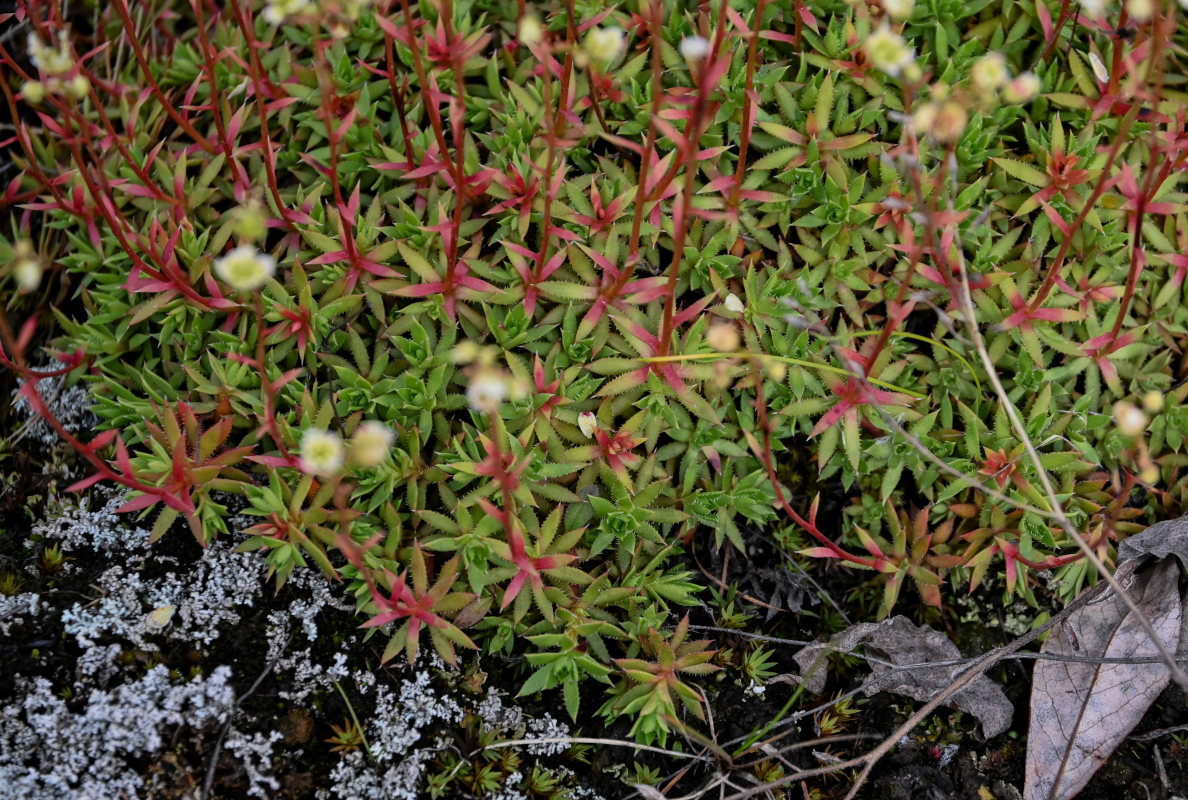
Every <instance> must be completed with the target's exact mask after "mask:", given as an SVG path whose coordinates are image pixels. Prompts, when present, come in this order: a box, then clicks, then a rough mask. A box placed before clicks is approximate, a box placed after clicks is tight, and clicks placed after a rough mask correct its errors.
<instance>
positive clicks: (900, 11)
mask: <svg viewBox="0 0 1188 800" xmlns="http://www.w3.org/2000/svg"><path fill="white" fill-rule="evenodd" d="M883 10H884V11H886V12H887V16H889V17H890V18H891V19H893V20H896V21H898V22H902V21H904V20H905V19H907V18H909V17H910V16H911V15H912V12H913V11H915V10H916V2H915V0H883Z"/></svg>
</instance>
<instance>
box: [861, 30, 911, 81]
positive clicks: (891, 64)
mask: <svg viewBox="0 0 1188 800" xmlns="http://www.w3.org/2000/svg"><path fill="white" fill-rule="evenodd" d="M865 49H866V57H867V58H868V59H870V63H871V64H872V65H873V66H874V67H875V68H876V69H879V70H882V71H883V72H886V73H887V74H888V75H890V76H892V77H894V76H896V75H898V74H899V73H900V72H902V71H903V70H904V68H905V67H907V66H908V65H909V64H911V63H912V59H913V58H914V57H915V56H914V55H913V53H912V49H911V48H910V47H908V46H907V41H906V40H904V38H903V37H902V36H900V35H899V34H898V33H895V32H894V31H893V30H891V28H890V26H888V25H886V24H884V25H883V26H882V27H881V28H879V29H878V30H877V31H875V32H874V33H872V34H871V35H870V36H869V37H868V38H867V40H866V45H865Z"/></svg>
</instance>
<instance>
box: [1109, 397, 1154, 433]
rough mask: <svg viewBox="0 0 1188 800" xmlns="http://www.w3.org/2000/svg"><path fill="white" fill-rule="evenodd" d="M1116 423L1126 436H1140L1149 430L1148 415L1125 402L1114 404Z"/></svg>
mask: <svg viewBox="0 0 1188 800" xmlns="http://www.w3.org/2000/svg"><path fill="white" fill-rule="evenodd" d="M1114 422H1115V423H1117V425H1118V430H1119V431H1120V432H1121V433H1122V434H1123V435H1124V436H1131V437H1133V436H1140V435H1142V432H1143V431H1144V430H1146V428H1147V415H1146V414H1144V413H1143V412H1142V411H1140V410H1139V409H1138V408H1137V407H1136V406H1134V405H1132V404H1130V403H1127V402H1125V401H1118V402H1117V403H1114Z"/></svg>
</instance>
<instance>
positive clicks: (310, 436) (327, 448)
mask: <svg viewBox="0 0 1188 800" xmlns="http://www.w3.org/2000/svg"><path fill="white" fill-rule="evenodd" d="M345 460H346V448H345V447H344V446H343V443H342V437H341V436H339V435H338V434H337V433H332V432H331V431H324V430H321V429H320V428H309V429H307V430H306V431H305V433H303V434H302V435H301V469H302V471H303V472H306V473H309V474H311V475H333V474H335V473H337V472H338V471H339V470H341V469H342V465H343V462H344V461H345Z"/></svg>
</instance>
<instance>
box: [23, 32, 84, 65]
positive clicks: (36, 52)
mask: <svg viewBox="0 0 1188 800" xmlns="http://www.w3.org/2000/svg"><path fill="white" fill-rule="evenodd" d="M29 60H30V61H32V62H33V66H35V67H37V69H39V70H41V71H42V72H44V73H45V74H46V75H61V74H62V73H64V72H69V71H70V70H71V69H72V68H73V67H74V57H73V56H71V55H70V37H69V36H68V35H67V34H66V32H65V31H61V32H59V33H58V47H57V49H55V48H53V47H50V46H49V45H47V44H46V43H45V42H43V41H41V38H40V37H39V36H38V35H37V34H35V33H32V32H30V34H29Z"/></svg>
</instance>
